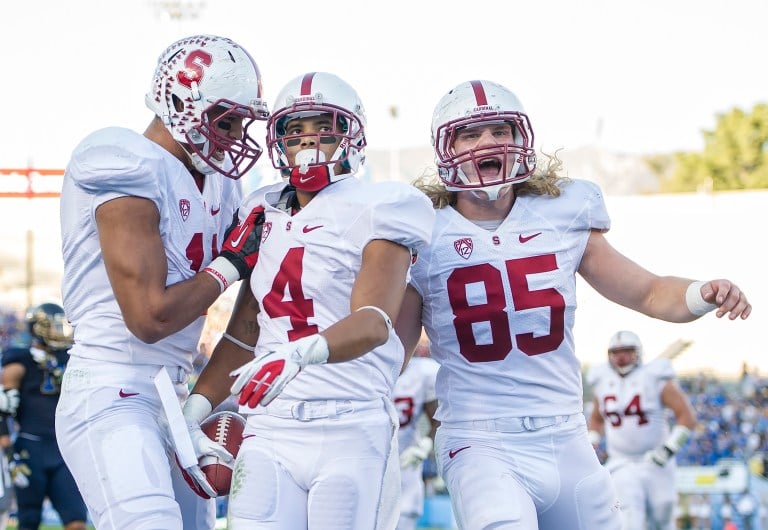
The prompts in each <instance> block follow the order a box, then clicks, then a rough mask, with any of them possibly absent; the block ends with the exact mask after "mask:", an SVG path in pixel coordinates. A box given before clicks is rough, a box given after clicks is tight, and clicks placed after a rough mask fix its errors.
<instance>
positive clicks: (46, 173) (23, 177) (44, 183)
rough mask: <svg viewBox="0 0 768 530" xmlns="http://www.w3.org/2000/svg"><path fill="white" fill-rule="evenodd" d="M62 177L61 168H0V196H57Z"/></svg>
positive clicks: (30, 197)
mask: <svg viewBox="0 0 768 530" xmlns="http://www.w3.org/2000/svg"><path fill="white" fill-rule="evenodd" d="M63 178H64V170H63V169H38V168H32V167H29V168H11V169H6V168H0V198H16V199H19V198H28V199H39V198H51V197H59V196H60V195H61V183H62V179H63Z"/></svg>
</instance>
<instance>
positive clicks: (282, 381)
mask: <svg viewBox="0 0 768 530" xmlns="http://www.w3.org/2000/svg"><path fill="white" fill-rule="evenodd" d="M328 355H330V352H329V351H328V342H327V341H326V340H325V337H323V336H322V335H311V336H309V337H304V338H301V339H299V340H296V341H293V342H289V343H287V344H281V345H280V346H278V347H276V348H275V349H274V350H272V351H268V352H266V353H263V354H261V355H259V356H257V357H256V358H255V359H254V360H252V361H250V362H248V363H246V364H244V365H243V366H241V367H240V368H238V369H237V370H234V371H233V372H231V373H230V374H229V375H230V376H232V377H234V378H235V382H234V383H233V384H232V388H231V389H230V391H231V392H232V395H233V396H239V398H238V403H239V404H240V405H246V404H247V405H248V406H249V407H252V408H255V407H256V406H257V405H263V406H267V405H269V404H270V403H271V402H272V400H273V399H275V398H276V397H277V396H278V394H280V392H282V391H283V388H285V385H287V384H288V383H289V382H290V381H291V380H292V379H293V378H294V377H296V376H297V375H298V373H299V372H300V371H301V369H302V368H304V367H306V366H308V365H310V364H324V363H326V362H327V361H328Z"/></svg>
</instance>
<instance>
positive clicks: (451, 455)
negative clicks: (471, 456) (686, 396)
mask: <svg viewBox="0 0 768 530" xmlns="http://www.w3.org/2000/svg"><path fill="white" fill-rule="evenodd" d="M470 447H472V446H471V445H468V446H466V447H460V448H459V449H456V450H455V451H454V450H452V451H448V458H450V459H453V457H454V456H456V455H457V454H459V453H460V452H462V451H463V450H464V449H469V448H470Z"/></svg>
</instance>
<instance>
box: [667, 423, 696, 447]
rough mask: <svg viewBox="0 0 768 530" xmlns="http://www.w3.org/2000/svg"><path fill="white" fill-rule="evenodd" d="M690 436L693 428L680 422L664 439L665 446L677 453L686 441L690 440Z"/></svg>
mask: <svg viewBox="0 0 768 530" xmlns="http://www.w3.org/2000/svg"><path fill="white" fill-rule="evenodd" d="M690 436H691V430H690V429H689V428H688V427H686V426H685V425H680V424H679V423H678V424H676V425H675V426H674V427H672V430H671V431H670V433H669V436H667V439H666V440H664V447H666V448H667V449H669V450H670V451H672V454H675V453H676V452H678V451H679V450H680V448H681V447H682V446H683V445H685V442H687V441H688V438H689V437H690Z"/></svg>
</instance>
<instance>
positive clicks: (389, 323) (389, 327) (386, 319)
mask: <svg viewBox="0 0 768 530" xmlns="http://www.w3.org/2000/svg"><path fill="white" fill-rule="evenodd" d="M363 309H373V310H374V311H376V312H377V313H378V314H380V315H381V317H382V318H383V319H384V324H386V325H387V333H389V332H390V331H392V319H390V318H389V315H388V314H387V313H385V312H384V310H383V309H381V308H380V307H376V306H375V305H364V306H363V307H360V308H358V309H357V310H358V311H362V310H363Z"/></svg>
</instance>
